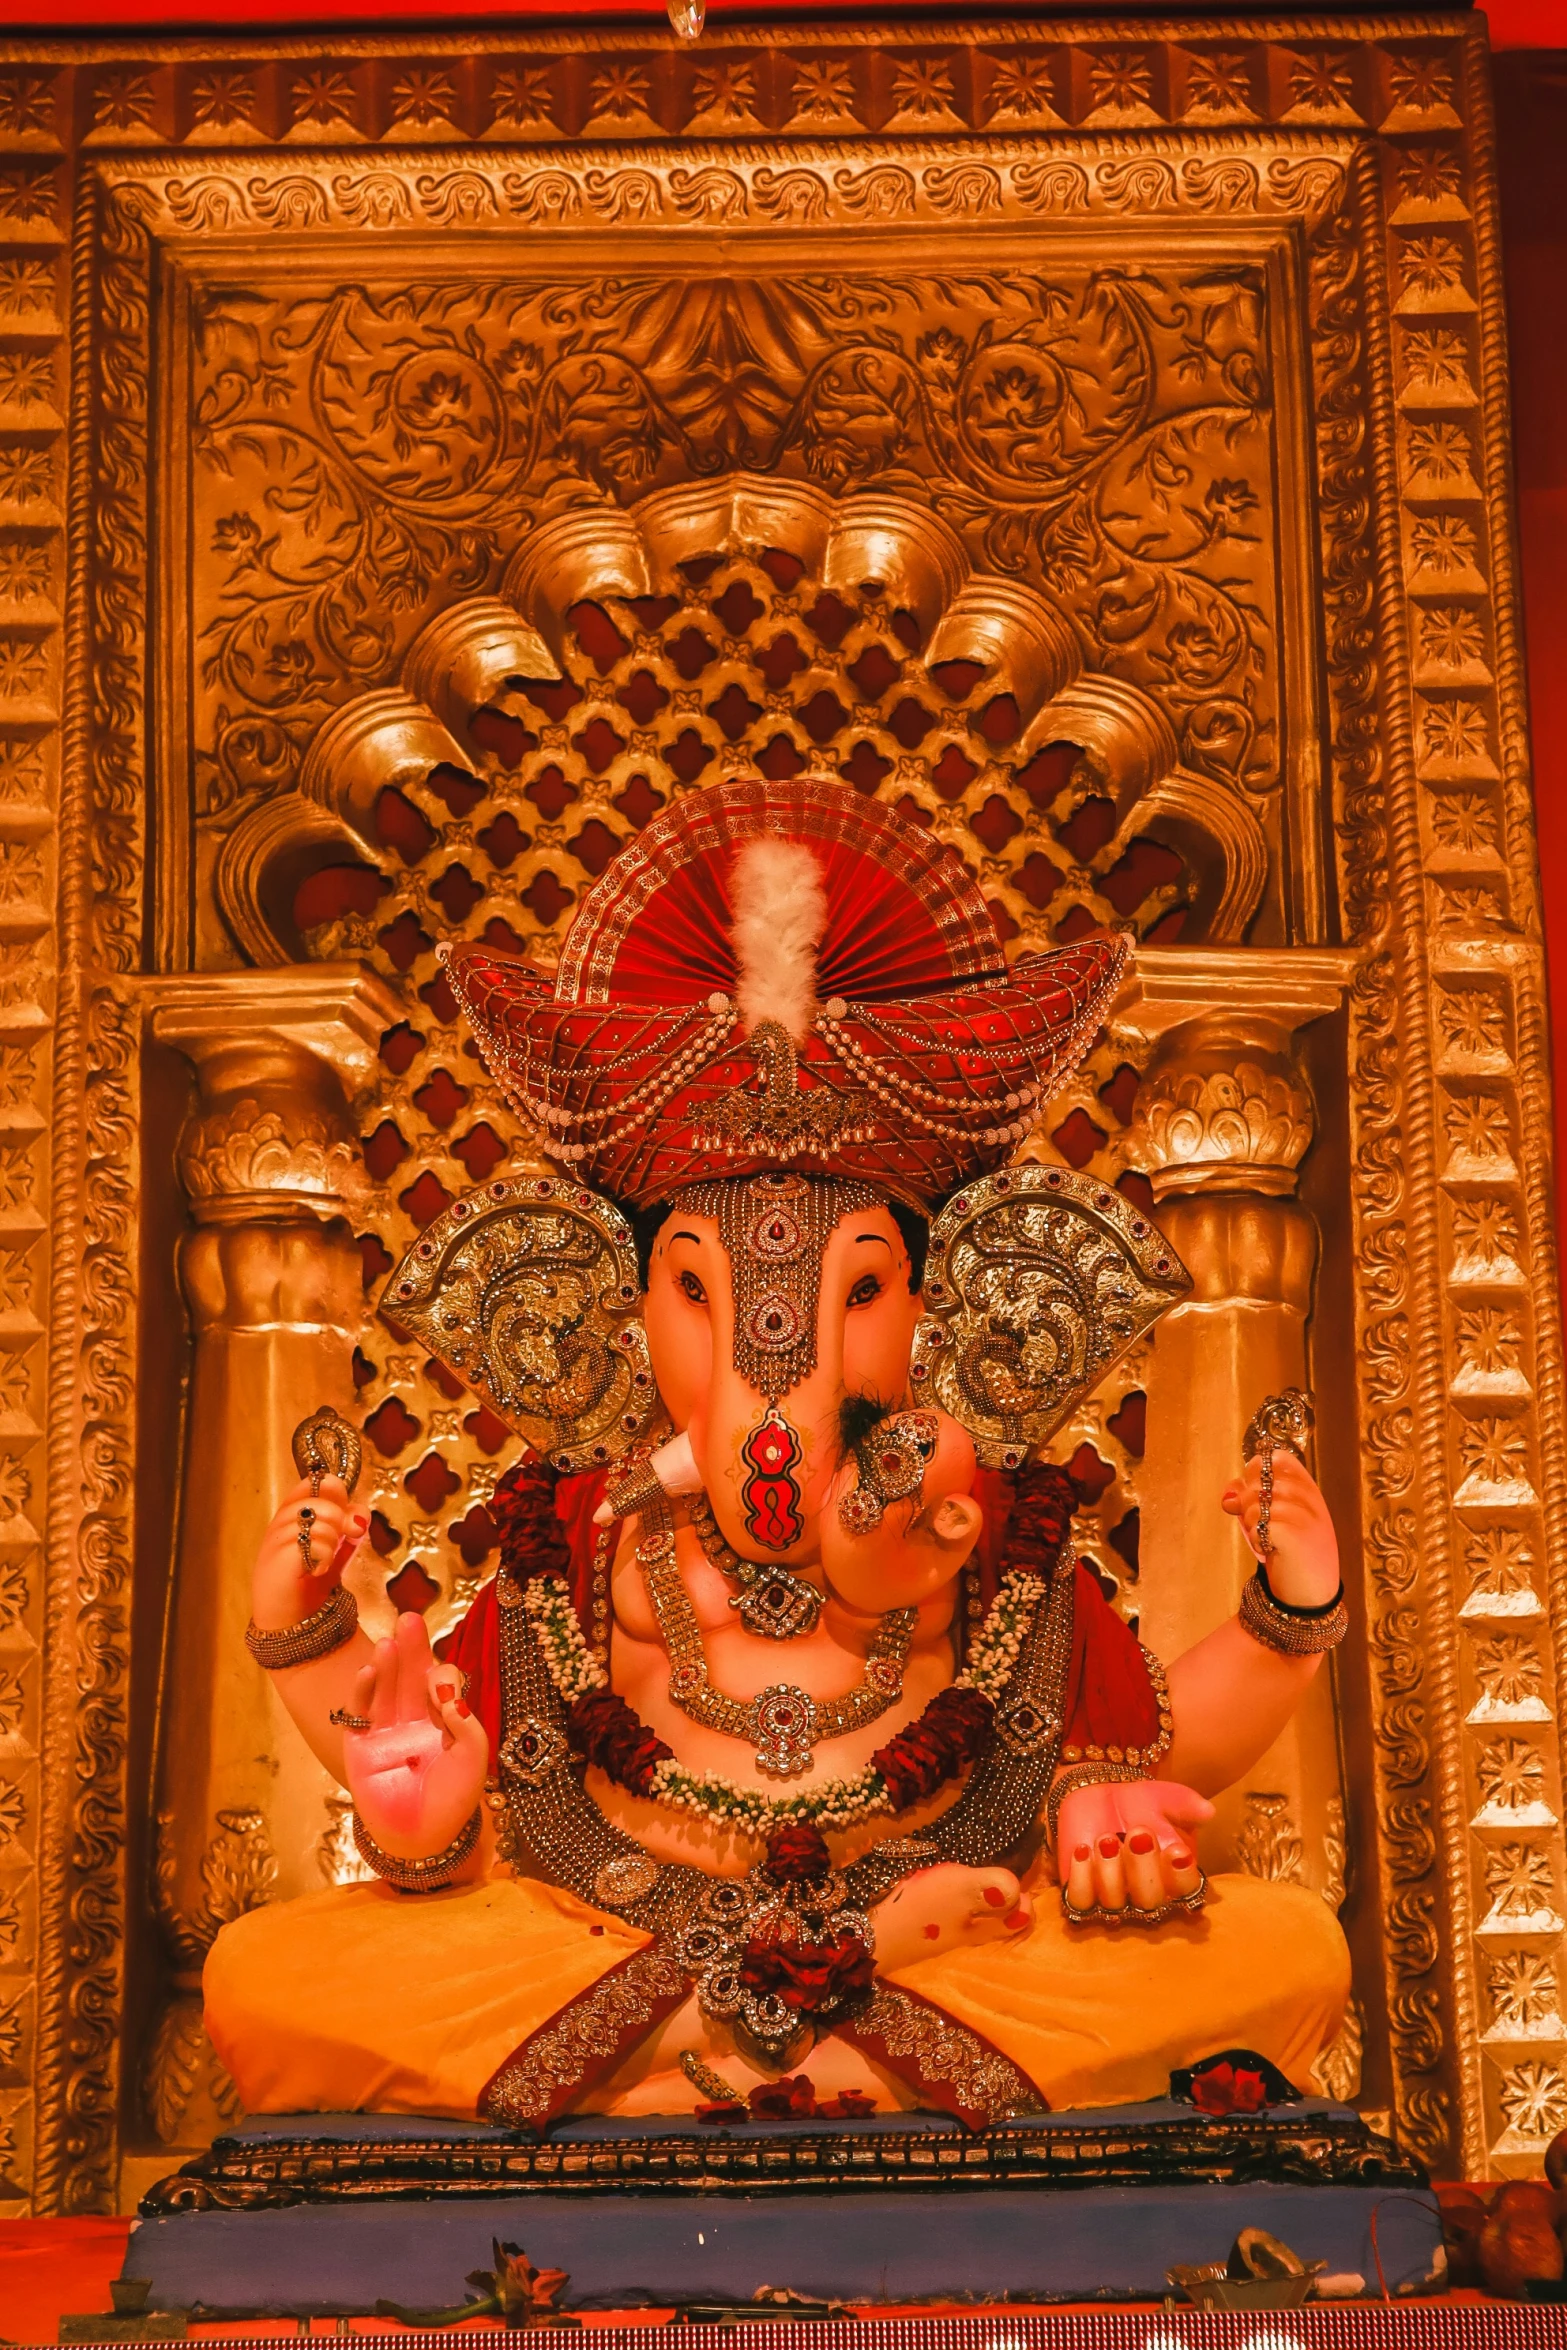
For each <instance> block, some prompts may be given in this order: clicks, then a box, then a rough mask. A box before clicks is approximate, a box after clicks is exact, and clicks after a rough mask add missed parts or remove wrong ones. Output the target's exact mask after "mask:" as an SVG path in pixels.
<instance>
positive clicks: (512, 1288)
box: [380, 1175, 659, 1471]
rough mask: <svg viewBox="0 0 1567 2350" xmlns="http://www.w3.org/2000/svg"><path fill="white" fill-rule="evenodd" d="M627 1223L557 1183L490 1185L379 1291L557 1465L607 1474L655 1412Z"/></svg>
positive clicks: (409, 1327) (388, 1312) (449, 1214)
mask: <svg viewBox="0 0 1567 2350" xmlns="http://www.w3.org/2000/svg"><path fill="white" fill-rule="evenodd" d="M641 1307H642V1293H641V1289H640V1287H639V1285H638V1282H637V1252H636V1245H635V1242H634V1241H633V1238H632V1233H631V1226H630V1225H629V1224H628V1223H627V1221H626V1219H625V1217H624V1216H623V1215H622V1214H621V1212H620V1210H619V1209H618V1208H617V1207H616V1206H615V1205H614V1203H613V1202H612V1201H610V1200H607V1199H603V1198H601V1197H600V1196H599V1194H598V1193H597V1192H593V1191H588V1190H586V1189H584V1187H583V1186H582V1185H581V1184H580V1183H573V1182H571V1181H570V1180H569V1179H566V1178H563V1177H559V1176H533V1175H522V1176H516V1177H514V1178H513V1179H512V1180H511V1181H509V1182H505V1181H496V1182H493V1183H486V1184H482V1185H481V1186H480V1187H479V1189H478V1190H477V1191H471V1192H469V1193H468V1194H467V1195H466V1196H465V1197H464V1198H462V1199H459V1200H454V1201H453V1202H452V1205H451V1206H450V1207H449V1208H447V1209H445V1210H444V1211H443V1212H442V1213H441V1214H440V1215H439V1216H437V1217H436V1218H435V1220H434V1222H433V1223H430V1224H427V1225H426V1226H425V1229H424V1231H423V1232H422V1233H421V1234H420V1236H419V1238H418V1239H417V1240H416V1241H415V1242H414V1245H413V1247H412V1248H411V1249H410V1250H409V1251H408V1254H407V1255H406V1256H405V1257H404V1259H403V1261H402V1263H401V1264H400V1265H399V1266H397V1268H396V1270H395V1271H394V1272H393V1273H392V1275H391V1278H390V1279H389V1280H388V1282H387V1284H386V1287H385V1288H384V1289H383V1290H382V1292H381V1300H380V1311H381V1314H382V1316H383V1318H384V1319H385V1320H387V1321H388V1322H390V1323H391V1324H392V1325H393V1327H394V1328H395V1329H398V1330H401V1331H404V1332H406V1333H407V1334H408V1335H409V1336H411V1337H413V1338H416V1339H418V1340H419V1342H420V1344H421V1345H423V1346H426V1347H428V1348H429V1350H430V1352H431V1353H432V1354H433V1355H435V1356H437V1357H438V1358H439V1360H440V1361H441V1362H443V1363H444V1364H445V1365H446V1367H447V1368H448V1370H450V1371H453V1372H455V1373H456V1375H457V1377H458V1378H459V1379H461V1380H462V1381H463V1382H464V1383H465V1384H466V1385H467V1386H469V1387H471V1388H472V1389H473V1391H474V1393H475V1394H476V1395H478V1396H480V1397H482V1399H483V1400H484V1402H485V1403H487V1404H488V1405H489V1406H490V1408H491V1410H492V1411H494V1412H496V1413H498V1414H499V1416H500V1417H501V1419H503V1420H504V1421H505V1422H506V1425H507V1426H508V1427H509V1428H512V1429H514V1430H515V1431H516V1433H517V1434H518V1435H519V1436H520V1437H522V1438H523V1439H524V1441H525V1442H526V1443H528V1444H529V1445H531V1446H532V1448H533V1450H534V1451H535V1452H537V1453H541V1454H542V1455H543V1456H544V1458H545V1459H546V1460H547V1461H548V1462H549V1463H550V1465H551V1467H552V1468H556V1469H561V1470H565V1471H572V1470H578V1469H594V1468H601V1467H604V1466H605V1465H607V1464H608V1463H609V1462H611V1461H613V1460H617V1459H618V1458H619V1456H620V1455H621V1454H622V1453H623V1452H624V1451H625V1450H626V1447H627V1446H628V1445H629V1444H632V1443H633V1442H634V1441H635V1440H636V1438H637V1437H638V1436H640V1435H641V1434H642V1433H643V1431H644V1430H645V1429H646V1428H647V1427H648V1425H649V1423H650V1422H651V1420H652V1419H653V1417H654V1414H655V1413H656V1411H657V1409H658V1400H659V1399H658V1389H657V1387H656V1385H655V1384H654V1379H653V1368H652V1363H651V1361H650V1359H649V1355H648V1346H647V1337H646V1334H645V1332H644V1331H643V1328H642V1319H641Z"/></svg>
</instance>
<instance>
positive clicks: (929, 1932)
mask: <svg viewBox="0 0 1567 2350" xmlns="http://www.w3.org/2000/svg"><path fill="white" fill-rule="evenodd" d="M925 1939H926V1941H927V1942H939V1941H940V1940H941V1928H940V1927H939V1926H927V1927H926V1928H925Z"/></svg>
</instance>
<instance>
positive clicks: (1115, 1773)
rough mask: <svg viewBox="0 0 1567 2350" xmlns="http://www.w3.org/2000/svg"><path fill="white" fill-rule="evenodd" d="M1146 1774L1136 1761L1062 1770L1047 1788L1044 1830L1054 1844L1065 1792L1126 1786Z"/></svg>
mask: <svg viewBox="0 0 1567 2350" xmlns="http://www.w3.org/2000/svg"><path fill="white" fill-rule="evenodd" d="M1147 1776H1148V1773H1147V1772H1146V1771H1145V1770H1144V1769H1143V1768H1142V1766H1141V1764H1139V1763H1111V1762H1092V1763H1079V1764H1078V1765H1077V1767H1076V1768H1075V1769H1074V1770H1070V1771H1063V1772H1062V1773H1061V1775H1060V1777H1059V1778H1058V1779H1057V1780H1056V1782H1055V1785H1054V1786H1053V1787H1052V1788H1051V1790H1050V1795H1049V1799H1048V1801H1047V1802H1046V1805H1045V1820H1046V1831H1047V1834H1048V1836H1049V1839H1050V1842H1051V1843H1052V1844H1054V1843H1055V1842H1056V1841H1057V1837H1058V1835H1059V1832H1060V1824H1061V1806H1062V1804H1063V1803H1065V1801H1066V1799H1067V1797H1068V1796H1069V1795H1076V1794H1077V1793H1078V1791H1079V1790H1080V1789H1081V1788H1084V1787H1127V1786H1130V1785H1131V1784H1132V1782H1133V1781H1134V1780H1137V1779H1146V1778H1147Z"/></svg>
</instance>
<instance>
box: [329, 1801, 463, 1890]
mask: <svg viewBox="0 0 1567 2350" xmlns="http://www.w3.org/2000/svg"><path fill="white" fill-rule="evenodd" d="M483 1816H484V1815H483V1811H482V1808H481V1807H480V1806H479V1805H477V1804H476V1805H475V1806H474V1808H473V1810H472V1812H471V1813H470V1814H469V1816H468V1818H467V1819H466V1820H465V1821H464V1822H463V1824H462V1826H461V1827H460V1828H459V1829H458V1831H457V1833H456V1835H455V1836H454V1837H453V1838H452V1840H451V1842H450V1844H448V1845H447V1847H446V1850H445V1851H444V1852H432V1853H431V1854H430V1855H429V1857H428V1858H427V1859H425V1860H399V1859H398V1857H397V1855H396V1854H395V1853H392V1852H383V1851H382V1849H381V1847H380V1845H379V1844H377V1842H376V1840H375V1838H374V1837H373V1836H372V1835H371V1833H370V1831H369V1829H368V1828H367V1827H366V1826H365V1824H364V1821H363V1820H362V1819H361V1818H360V1817H359V1814H358V1812H357V1810H356V1811H355V1813H354V1850H355V1851H356V1852H357V1853H358V1855H359V1857H360V1859H361V1860H362V1861H363V1862H364V1864H365V1866H366V1868H369V1869H374V1871H375V1873H376V1875H377V1876H378V1877H382V1878H384V1879H385V1881H386V1882H387V1884H388V1885H395V1886H396V1888H397V1890H398V1892H399V1893H437V1892H439V1891H440V1889H441V1887H442V1886H443V1885H446V1884H448V1883H449V1882H450V1880H451V1879H452V1878H453V1877H455V1876H456V1874H457V1871H458V1870H459V1869H460V1868H461V1867H462V1864H463V1862H464V1861H465V1860H466V1859H467V1858H468V1856H469V1855H470V1853H471V1852H472V1851H473V1849H474V1847H475V1845H476V1844H477V1843H478V1841H479V1828H480V1825H481V1823H482V1820H483Z"/></svg>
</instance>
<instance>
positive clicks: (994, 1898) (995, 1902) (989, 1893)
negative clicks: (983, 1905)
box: [985, 1885, 1006, 1909]
mask: <svg viewBox="0 0 1567 2350" xmlns="http://www.w3.org/2000/svg"><path fill="white" fill-rule="evenodd" d="M985 1899H986V1900H987V1901H988V1902H989V1904H990V1906H991V1908H992V1909H999V1908H1000V1907H1001V1905H1002V1903H1003V1902H1004V1901H1005V1900H1006V1895H1005V1894H1004V1893H1003V1892H1002V1890H1001V1887H1000V1886H999V1885H987V1886H986V1887H985Z"/></svg>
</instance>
